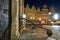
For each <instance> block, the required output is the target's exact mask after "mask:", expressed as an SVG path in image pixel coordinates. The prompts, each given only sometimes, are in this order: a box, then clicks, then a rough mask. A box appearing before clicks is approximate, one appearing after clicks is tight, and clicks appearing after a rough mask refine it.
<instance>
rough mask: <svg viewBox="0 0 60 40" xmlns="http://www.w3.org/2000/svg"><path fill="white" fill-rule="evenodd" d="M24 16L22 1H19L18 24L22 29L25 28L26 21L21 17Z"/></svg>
mask: <svg viewBox="0 0 60 40" xmlns="http://www.w3.org/2000/svg"><path fill="white" fill-rule="evenodd" d="M23 14H25V13H24V0H20V23H22V24H20V25H21V26H20V27H22V28H25V27H26V19H25V18H24V19H23V17H22V15H23Z"/></svg>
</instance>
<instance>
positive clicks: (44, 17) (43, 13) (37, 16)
mask: <svg viewBox="0 0 60 40" xmlns="http://www.w3.org/2000/svg"><path fill="white" fill-rule="evenodd" d="M24 12H25V14H26V18H27V19H29V20H35V21H41V23H45V24H46V23H48V22H47V21H51V19H50V15H51V14H52V13H53V12H55V9H54V7H53V6H51V7H50V8H49V9H48V8H47V5H43V6H42V9H41V8H40V7H38V8H37V9H36V8H35V6H34V5H33V6H32V8H30V7H29V5H28V4H27V5H26V8H25V9H24Z"/></svg>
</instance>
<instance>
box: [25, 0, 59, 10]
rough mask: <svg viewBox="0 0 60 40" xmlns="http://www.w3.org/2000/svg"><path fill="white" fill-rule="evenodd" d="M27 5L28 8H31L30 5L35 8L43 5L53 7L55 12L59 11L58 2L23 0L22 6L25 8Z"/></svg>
mask: <svg viewBox="0 0 60 40" xmlns="http://www.w3.org/2000/svg"><path fill="white" fill-rule="evenodd" d="M27 3H28V4H29V7H30V8H31V7H32V5H34V6H35V8H37V7H40V8H41V7H42V5H43V4H47V6H48V8H49V7H50V6H51V5H54V7H55V10H60V0H25V1H24V5H25V7H26V4H27Z"/></svg>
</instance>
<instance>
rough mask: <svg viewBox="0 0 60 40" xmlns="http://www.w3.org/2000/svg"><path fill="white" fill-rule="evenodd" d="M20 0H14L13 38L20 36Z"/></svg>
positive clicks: (16, 38)
mask: <svg viewBox="0 0 60 40" xmlns="http://www.w3.org/2000/svg"><path fill="white" fill-rule="evenodd" d="M18 14H19V0H12V24H11V40H18V38H19V18H18Z"/></svg>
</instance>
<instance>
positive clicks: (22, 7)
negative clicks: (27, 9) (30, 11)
mask: <svg viewBox="0 0 60 40" xmlns="http://www.w3.org/2000/svg"><path fill="white" fill-rule="evenodd" d="M23 13H24V0H20V16H22V14H23Z"/></svg>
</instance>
